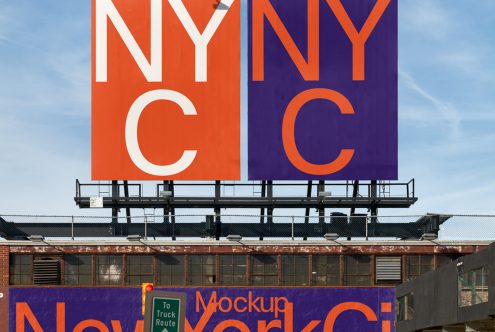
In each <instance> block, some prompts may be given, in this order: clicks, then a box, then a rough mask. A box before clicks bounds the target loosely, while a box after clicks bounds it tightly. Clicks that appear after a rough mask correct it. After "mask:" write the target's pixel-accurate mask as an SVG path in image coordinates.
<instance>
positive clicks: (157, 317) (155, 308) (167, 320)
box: [144, 291, 186, 332]
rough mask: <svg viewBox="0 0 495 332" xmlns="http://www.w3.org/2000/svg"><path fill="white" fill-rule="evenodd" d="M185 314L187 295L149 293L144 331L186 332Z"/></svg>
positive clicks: (147, 295)
mask: <svg viewBox="0 0 495 332" xmlns="http://www.w3.org/2000/svg"><path fill="white" fill-rule="evenodd" d="M185 312H186V294H185V293H174V292H156V291H151V292H147V293H146V310H145V314H144V331H145V332H184V324H185Z"/></svg>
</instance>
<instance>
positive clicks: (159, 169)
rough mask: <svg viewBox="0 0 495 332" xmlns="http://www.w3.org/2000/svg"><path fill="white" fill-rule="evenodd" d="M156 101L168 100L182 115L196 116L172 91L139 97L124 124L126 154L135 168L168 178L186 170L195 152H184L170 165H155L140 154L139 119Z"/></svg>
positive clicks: (183, 100) (178, 95)
mask: <svg viewBox="0 0 495 332" xmlns="http://www.w3.org/2000/svg"><path fill="white" fill-rule="evenodd" d="M156 100H169V101H172V102H174V103H176V104H177V105H179V106H180V108H181V109H182V112H183V113H184V115H196V114H197V113H196V109H195V108H194V105H193V103H192V102H191V101H190V100H189V99H188V98H187V97H186V96H184V95H183V94H181V93H179V92H177V91H173V90H152V91H148V92H146V93H144V94H142V95H141V96H139V97H138V98H137V99H136V101H134V103H133V104H132V106H131V108H130V109H129V113H128V114H127V119H126V122H125V143H126V146H127V152H128V153H129V156H130V157H131V159H132V161H133V162H134V164H136V166H137V167H138V168H139V169H141V170H142V171H143V172H146V173H148V174H151V175H157V176H169V175H174V174H177V173H180V172H182V171H183V170H185V169H186V168H188V167H189V166H190V165H191V164H192V162H193V161H194V158H195V157H196V153H197V150H185V151H184V153H183V154H182V156H181V157H180V159H179V160H178V161H176V162H175V163H173V164H170V165H156V164H153V163H151V162H149V161H148V160H147V159H146V158H145V157H144V156H143V154H142V153H141V149H140V148H139V143H138V135H137V134H138V124H139V117H140V116H141V113H142V112H143V111H144V108H145V107H146V106H148V105H149V104H150V103H152V102H154V101H156Z"/></svg>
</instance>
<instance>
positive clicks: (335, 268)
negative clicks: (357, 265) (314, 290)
mask: <svg viewBox="0 0 495 332" xmlns="http://www.w3.org/2000/svg"><path fill="white" fill-rule="evenodd" d="M311 276H312V279H313V285H318V286H339V285H340V256H337V255H328V256H327V255H316V256H313V271H312V273H311Z"/></svg>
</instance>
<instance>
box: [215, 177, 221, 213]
mask: <svg viewBox="0 0 495 332" xmlns="http://www.w3.org/2000/svg"><path fill="white" fill-rule="evenodd" d="M220 191H221V183H220V181H218V180H216V181H215V208H214V211H215V222H220V207H219V206H218V203H219V201H220V197H221V192H220Z"/></svg>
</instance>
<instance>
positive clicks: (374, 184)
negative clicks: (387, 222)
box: [370, 180, 378, 224]
mask: <svg viewBox="0 0 495 332" xmlns="http://www.w3.org/2000/svg"><path fill="white" fill-rule="evenodd" d="M377 191H378V185H377V181H376V180H371V184H370V198H371V200H372V201H371V207H370V213H371V223H373V224H376V222H377V218H376V216H377V215H378V208H377V207H376V199H377V197H378V195H377Z"/></svg>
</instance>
